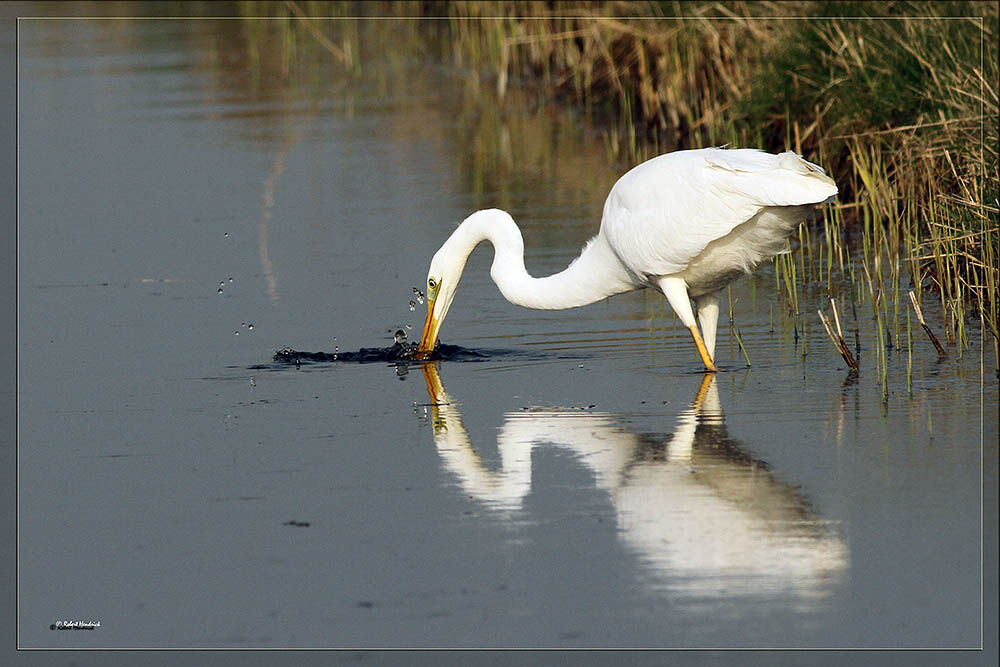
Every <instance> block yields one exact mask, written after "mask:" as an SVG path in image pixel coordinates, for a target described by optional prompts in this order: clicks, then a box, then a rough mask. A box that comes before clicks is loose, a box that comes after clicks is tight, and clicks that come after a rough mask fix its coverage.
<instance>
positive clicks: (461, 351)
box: [251, 343, 546, 369]
mask: <svg viewBox="0 0 1000 667" xmlns="http://www.w3.org/2000/svg"><path fill="white" fill-rule="evenodd" d="M417 351H418V345H417V344H416V343H393V344H392V345H390V346H388V347H363V348H361V349H360V350H357V351H356V352H355V351H350V350H348V351H343V352H342V351H337V352H303V351H301V350H293V349H291V348H288V347H286V348H283V349H281V350H278V351H277V352H275V353H274V357H273V359H272V361H274V362H275V364H274V365H273V366H272V365H257V366H251V369H268V368H275V367H281V366H285V365H288V364H294V365H295V366H301V365H303V364H320V363H355V364H370V363H387V364H395V365H396V366H405V365H409V364H411V363H413V364H419V363H423V362H425V361H489V360H495V359H510V358H512V357H517V358H519V359H540V358H545V357H546V355H544V354H539V353H537V352H534V351H532V352H523V351H520V350H490V349H471V348H467V347H462V346H460V345H445V344H441V345H438V346H437V348H436V349H435V350H434V351H433V352H432V353H431V354H430V355H429V356H428V357H427V358H426V359H417Z"/></svg>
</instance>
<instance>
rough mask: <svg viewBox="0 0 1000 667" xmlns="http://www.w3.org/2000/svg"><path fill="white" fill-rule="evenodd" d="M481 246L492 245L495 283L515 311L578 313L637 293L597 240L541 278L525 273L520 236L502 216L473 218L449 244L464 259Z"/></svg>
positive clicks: (493, 212) (615, 259)
mask: <svg viewBox="0 0 1000 667" xmlns="http://www.w3.org/2000/svg"><path fill="white" fill-rule="evenodd" d="M481 241H489V242H490V243H492V244H493V248H494V252H495V254H494V257H493V266H492V267H491V268H490V276H491V277H492V278H493V282H495V283H496V284H497V287H499V288H500V292H501V293H502V294H503V295H504V298H506V299H507V300H508V301H510V302H511V303H513V304H516V305H518V306H524V307H525V308H538V309H544V310H557V309H561V308H576V307H577V306H585V305H587V304H588V303H594V302H595V301H600V300H601V299H604V298H606V297H609V296H611V295H613V294H619V293H621V292H629V291H631V290H634V289H636V288H637V287H639V285H638V284H637V283H635V282H634V281H633V279H632V278H631V276H630V275H629V273H628V271H626V269H625V267H624V266H623V265H622V263H621V261H620V260H619V259H618V257H617V256H616V255H615V253H614V251H613V250H612V249H611V246H609V245H608V242H607V239H605V238H604V237H603V236H601V235H598V236H595V237H594V238H592V239H591V240H590V241H589V242H588V243H587V245H586V247H585V248H584V249H583V251H582V252H581V253H580V256H579V257H577V258H576V259H575V260H573V262H572V263H571V264H570V265H569V266H568V267H566V269H564V270H563V271H560V272H559V273H556V274H553V275H551V276H548V277H545V278H533V277H532V276H531V275H529V274H528V272H527V270H525V268H524V239H523V237H522V236H521V230H520V229H518V227H517V224H516V223H515V222H514V220H513V218H511V217H510V215H509V214H508V213H506V212H505V211H501V210H498V209H489V210H485V211H478V212H476V213H473V214H472V215H471V216H469V217H468V218H466V219H465V221H464V222H463V223H462V224H461V225H459V227H458V229H456V230H455V232H454V233H453V234H452V236H451V238H449V239H448V241H447V243H449V244H451V243H455V244H456V245H457V246H458V248H460V252H465V256H466V258H467V257H468V255H469V254H471V253H472V250H473V249H474V248H475V247H476V246H477V245H478V244H479V243H480V242H481Z"/></svg>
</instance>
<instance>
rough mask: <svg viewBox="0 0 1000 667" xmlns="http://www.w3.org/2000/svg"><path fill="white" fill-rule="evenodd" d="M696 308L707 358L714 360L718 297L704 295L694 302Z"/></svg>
mask: <svg viewBox="0 0 1000 667" xmlns="http://www.w3.org/2000/svg"><path fill="white" fill-rule="evenodd" d="M694 304H695V306H697V307H698V324H699V325H701V335H702V336H703V337H704V339H705V347H706V348H708V356H710V357H712V359H715V331H716V328H717V327H718V324H719V297H717V296H716V295H714V294H705V295H704V296H699V297H698V298H697V299H695V300H694Z"/></svg>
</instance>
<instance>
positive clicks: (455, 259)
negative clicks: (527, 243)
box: [420, 148, 837, 371]
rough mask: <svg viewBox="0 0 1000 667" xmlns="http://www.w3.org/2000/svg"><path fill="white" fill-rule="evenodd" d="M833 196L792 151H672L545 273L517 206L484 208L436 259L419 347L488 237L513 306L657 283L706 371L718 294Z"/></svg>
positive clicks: (623, 183) (638, 175)
mask: <svg viewBox="0 0 1000 667" xmlns="http://www.w3.org/2000/svg"><path fill="white" fill-rule="evenodd" d="M836 194H837V186H836V184H835V183H834V182H833V179H831V178H830V177H828V176H827V175H826V174H825V172H824V171H823V169H822V168H820V167H819V166H817V165H815V164H812V163H810V162H807V161H806V160H804V159H802V158H801V157H800V156H798V155H796V154H795V153H792V152H786V153H781V154H780V155H772V154H770V153H765V152H763V151H759V150H752V149H741V150H728V149H723V148H704V149H699V150H690V151H677V152H674V153H667V154H665V155H661V156H659V157H656V158H653V159H651V160H648V161H647V162H644V163H642V164H640V165H638V166H637V167H635V168H633V169H632V170H631V171H629V172H628V173H626V174H625V175H624V176H622V177H621V178H620V179H619V180H618V182H617V183H615V185H614V187H612V188H611V192H610V194H609V195H608V198H607V201H606V202H605V204H604V216H603V218H602V220H601V229H600V232H599V233H598V235H597V236H595V237H594V238H593V239H591V240H590V241H589V242H588V243H587V245H586V247H585V248H584V249H583V251H582V252H581V254H580V256H579V257H577V258H576V259H575V260H574V261H573V262H572V263H571V264H570V265H569V267H567V268H566V269H565V270H564V271H562V272H560V273H557V274H555V275H552V276H548V277H546V278H533V277H531V276H530V275H529V274H528V272H527V271H526V270H525V268H524V241H523V239H522V237H521V232H520V230H519V229H518V227H517V225H516V224H515V223H514V220H513V219H512V218H511V217H510V215H509V214H507V213H506V212H504V211H500V210H498V209H489V210H484V211H477V212H476V213H473V214H472V215H470V216H469V217H468V218H466V219H465V221H463V222H462V224H461V225H459V227H458V229H456V230H455V232H454V233H452V235H451V236H450V237H449V238H448V240H447V241H445V243H444V245H442V246H441V248H440V249H439V250H438V251H437V253H436V254H435V255H434V258H433V259H432V260H431V266H430V270H429V271H428V274H427V281H428V282H427V287H428V300H427V320H426V322H425V325H424V332H423V336H422V338H421V342H420V350H421V355H423V356H427V355H429V354H430V352H431V351H432V350H433V349H434V347H435V345H436V342H437V334H438V331H439V330H440V327H441V323H442V322H443V321H444V318H445V315H446V314H447V312H448V308H449V307H450V306H451V302H452V299H454V296H455V290H456V288H457V286H458V281H459V279H460V278H461V276H462V271H463V270H464V268H465V263H466V261H467V260H468V257H469V254H471V252H472V250H473V249H474V248H475V247H476V245H478V244H479V243H480V242H481V241H490V242H491V243H492V244H493V246H494V249H495V256H494V260H493V266H492V268H491V269H490V275H491V276H492V277H493V280H494V282H496V284H497V286H498V287H499V288H500V291H501V293H502V294H503V295H504V297H505V298H506V299H507V300H508V301H510V302H511V303H514V304H517V305H521V306H525V307H528V308H540V309H560V308H573V307H576V306H583V305H586V304H588V303H593V302H595V301H599V300H600V299H603V298H606V297H608V296H611V295H613V294H619V293H621V292H627V291H631V290H635V289H640V288H643V287H652V288H654V289H657V290H659V291H661V292H663V294H664V295H665V296H666V297H667V300H668V301H669V302H670V305H671V307H673V309H674V310H675V311H676V312H677V316H678V317H679V318H680V320H681V321H682V322H683V323H684V325H685V326H687V327H688V329H689V330H691V334H692V336H693V337H694V340H695V344H696V345H697V347H698V351H699V354H700V355H701V358H702V361H703V362H704V364H705V368H706V369H708V370H710V371H714V370H715V364H714V362H713V360H712V358H713V353H714V348H715V330H716V324H717V320H718V299H717V298H716V296H715V294H716V293H717V292H718V291H719V290H720V289H722V288H723V287H725V286H726V285H728V284H729V283H730V282H732V281H733V280H735V279H737V278H738V277H740V276H741V275H744V274H747V273H750V272H751V271H753V269H754V268H755V267H756V266H757V265H758V264H759V263H760V262H762V261H765V260H767V259H770V258H771V257H773V256H774V255H776V254H778V253H779V252H781V249H782V248H783V247H784V243H785V239H786V238H787V237H788V235H789V234H790V233H791V232H792V230H794V229H795V227H796V226H797V225H798V224H799V223H800V222H802V220H804V219H805V218H806V216H807V215H808V214H809V212H810V211H811V210H812V207H813V206H814V205H815V204H819V203H824V202H826V201H829V200H830V199H832V198H833V197H834V196H835V195H836ZM692 298H693V299H694V300H695V304H696V306H697V310H698V321H699V323H700V324H701V331H700V332H699V329H698V327H697V325H696V323H695V318H694V311H693V310H692V308H691V302H690V299H692Z"/></svg>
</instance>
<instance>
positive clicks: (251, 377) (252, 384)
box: [250, 375, 257, 387]
mask: <svg viewBox="0 0 1000 667" xmlns="http://www.w3.org/2000/svg"><path fill="white" fill-rule="evenodd" d="M250 386H251V387H256V386H257V381H256V380H254V379H253V376H252V375H251V376H250Z"/></svg>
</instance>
